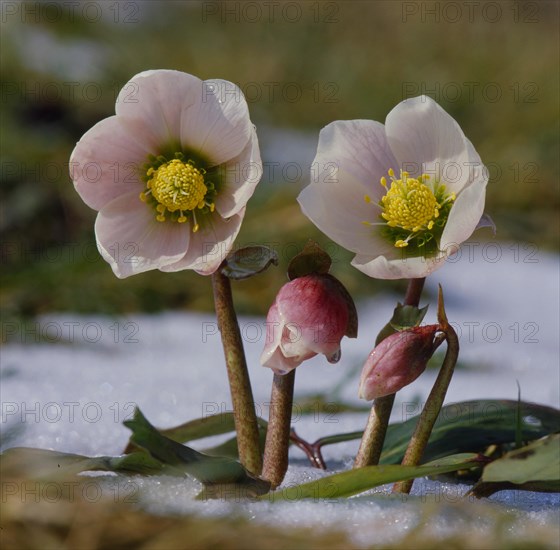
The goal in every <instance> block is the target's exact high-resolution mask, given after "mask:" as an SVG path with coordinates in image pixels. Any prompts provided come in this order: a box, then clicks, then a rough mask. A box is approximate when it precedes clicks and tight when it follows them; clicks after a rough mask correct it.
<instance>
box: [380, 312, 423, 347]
mask: <svg viewBox="0 0 560 550" xmlns="http://www.w3.org/2000/svg"><path fill="white" fill-rule="evenodd" d="M427 311H428V306H426V307H423V308H417V307H416V306H403V305H402V304H401V303H398V304H397V307H396V308H395V309H394V311H393V316H392V317H391V320H390V321H389V322H388V323H387V324H386V325H385V326H384V327H383V328H382V329H381V331H380V332H379V334H378V335H377V338H376V340H375V345H376V346H377V345H378V344H379V343H380V342H381V341H382V340H384V339H385V338H387V337H388V336H391V334H394V333H395V332H399V331H401V330H405V329H407V328H412V327H417V326H419V325H420V323H421V322H422V321H423V319H424V317H425V316H426V313H427Z"/></svg>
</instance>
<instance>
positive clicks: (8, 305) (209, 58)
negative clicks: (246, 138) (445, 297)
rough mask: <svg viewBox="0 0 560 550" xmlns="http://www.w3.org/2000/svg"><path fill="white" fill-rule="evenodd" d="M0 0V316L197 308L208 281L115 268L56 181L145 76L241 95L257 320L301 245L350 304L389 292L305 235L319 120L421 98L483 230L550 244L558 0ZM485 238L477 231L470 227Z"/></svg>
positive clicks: (554, 222) (246, 239) (250, 292)
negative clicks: (262, 247) (263, 267)
mask: <svg viewBox="0 0 560 550" xmlns="http://www.w3.org/2000/svg"><path fill="white" fill-rule="evenodd" d="M1 6H2V13H1V31H2V33H1V41H2V42H1V63H2V84H1V108H2V116H1V134H0V137H1V166H2V169H1V191H0V192H1V199H2V217H1V224H0V228H1V231H2V248H1V263H2V275H1V288H2V290H1V302H2V304H1V305H2V308H3V312H4V313H3V316H4V319H10V318H26V317H30V316H34V315H36V314H40V313H44V312H48V311H77V312H84V313H85V312H96V313H106V314H120V313H126V312H132V311H147V312H153V311H158V310H162V309H170V308H171V309H187V308H189V309H210V308H211V301H210V296H211V293H210V281H209V279H207V278H204V277H200V276H198V275H196V274H194V273H191V272H187V271H185V272H180V273H175V274H163V273H160V272H150V273H145V274H142V275H137V276H135V277H132V278H130V279H126V280H118V279H117V278H115V277H114V275H113V274H112V272H111V269H110V267H109V265H108V264H106V263H105V262H104V261H103V260H102V259H101V257H100V256H99V254H98V253H97V250H96V247H95V239H94V234H93V222H94V219H95V214H96V213H95V212H94V211H92V210H90V209H89V208H88V207H87V206H85V205H84V204H83V203H82V201H81V199H80V198H79V197H78V195H77V193H76V192H75V191H74V188H73V185H72V183H71V181H70V179H69V177H68V159H69V156H70V153H71V151H72V149H73V147H74V145H75V143H76V141H77V140H78V139H79V138H80V137H81V135H82V134H83V133H84V132H86V131H87V130H88V129H89V128H90V127H91V126H93V125H94V124H95V123H96V122H98V121H99V120H101V119H102V118H105V117H107V116H110V115H112V114H114V103H115V98H116V95H117V94H118V91H119V90H120V88H121V87H122V86H123V85H124V84H125V83H126V82H127V80H128V79H129V78H130V77H131V76H133V75H134V74H136V73H137V72H140V71H143V70H146V69H157V68H170V69H178V70H181V71H186V72H189V73H193V74H195V75H197V76H198V77H200V78H202V79H206V78H213V77H218V78H224V79H227V80H230V81H232V82H235V83H236V84H238V85H239V86H240V87H241V89H242V90H243V91H244V92H245V95H246V97H247V100H248V102H249V108H250V111H251V118H252V120H253V122H254V123H255V125H256V126H257V131H258V135H259V141H260V144H261V153H262V157H263V162H264V165H265V170H264V177H263V180H262V182H261V183H260V185H259V187H258V188H257V191H256V193H255V195H254V197H253V198H252V200H251V201H250V202H249V207H248V210H247V215H246V218H245V223H244V225H243V228H242V232H241V235H240V237H239V238H238V241H237V245H238V246H241V245H244V244H248V243H264V244H269V245H271V246H274V247H275V248H276V249H277V251H278V253H279V255H280V260H281V265H280V268H277V269H271V270H269V271H268V272H267V273H266V274H264V275H261V276H259V277H256V278H254V279H251V281H250V283H243V282H241V283H236V285H235V286H236V288H235V294H236V300H237V302H238V305H239V309H240V311H241V312H246V313H247V312H250V313H265V312H266V310H267V309H268V306H269V304H270V303H271V301H272V299H273V297H274V295H275V293H276V291H277V290H278V288H279V287H280V285H281V284H282V283H283V282H284V281H285V275H284V273H285V267H286V265H287V262H288V261H289V259H290V258H291V257H292V256H293V255H294V254H295V253H296V252H297V251H298V250H300V249H301V248H302V246H303V245H304V243H305V242H306V240H307V239H308V238H310V237H311V238H315V239H316V240H318V241H319V242H320V243H321V244H323V245H324V246H325V247H326V248H327V250H328V251H329V252H330V253H331V255H333V258H334V269H333V271H334V273H335V274H336V275H338V276H339V277H340V278H341V279H342V281H343V282H344V283H345V284H346V285H347V286H348V288H349V290H350V292H351V293H352V294H353V295H354V296H355V297H359V296H360V295H362V296H363V295H365V294H371V293H373V292H376V291H377V290H378V289H380V288H384V289H386V288H387V287H388V283H387V282H377V281H374V280H372V279H369V278H368V277H366V276H365V275H363V274H361V273H360V272H358V271H357V270H355V269H353V268H351V267H350V266H349V264H348V260H349V259H350V258H351V257H352V255H351V254H349V253H348V252H346V251H344V250H342V249H340V248H339V247H337V246H336V245H334V244H333V243H330V242H329V241H328V240H327V239H326V238H325V237H324V236H322V235H321V234H320V233H318V231H317V230H316V229H315V228H314V226H313V225H312V224H311V223H310V222H309V221H308V220H307V219H306V218H305V217H304V216H303V215H302V214H301V213H300V210H299V206H298V205H297V203H296V201H295V198H296V196H297V194H298V193H299V191H300V189H301V188H302V187H303V186H304V185H306V184H307V182H308V180H309V176H308V174H309V168H310V165H311V162H312V160H313V157H314V154H315V149H316V145H317V138H318V133H319V130H320V129H321V128H322V127H323V126H325V125H326V124H328V123H329V122H331V121H333V120H337V119H353V118H367V119H373V120H378V121H381V122H383V121H384V120H385V116H386V115H387V113H388V112H389V111H390V110H391V109H392V108H393V107H394V106H395V105H396V104H397V103H398V102H399V101H401V100H403V99H406V98H407V97H412V96H416V95H419V94H421V93H425V94H427V95H429V96H431V97H432V98H434V99H435V100H436V101H438V102H439V103H440V105H442V107H443V108H444V109H446V110H447V111H448V112H449V113H450V114H451V116H453V117H454V118H455V119H456V120H457V121H458V123H459V124H460V126H461V127H462V128H463V130H464V132H465V134H466V135H467V136H468V137H469V138H470V140H471V141H472V142H473V144H474V145H475V148H476V149H477V151H478V153H479V154H480V156H481V158H482V160H483V162H484V163H485V164H486V165H487V166H488V167H489V169H490V174H491V180H490V185H489V187H488V198H487V208H486V211H487V212H488V213H489V214H490V215H491V216H492V217H493V219H494V221H495V222H496V225H497V227H498V232H497V236H496V238H497V239H502V240H507V241H515V242H519V243H529V244H528V245H527V246H528V247H529V248H528V249H529V250H530V247H533V249H538V250H547V249H548V250H557V249H558V202H559V193H558V168H559V166H558V165H559V156H558V150H559V143H558V140H559V137H558V97H559V89H558V74H557V71H558V61H559V54H558V52H559V27H558V25H559V17H558V6H559V4H558V3H557V2H555V1H551V2H547V1H539V2H536V1H533V2H526V1H502V2H485V1H478V2H399V1H392V0H390V1H354V0H348V1H340V2H331V1H321V2H318V1H305V2H280V1H276V0H275V1H264V2H237V1H230V2H198V1H181V2H174V1H168V0H166V1H165V2H158V1H151V2H142V1H139V0H133V1H120V2H115V1H114V0H112V1H108V2H99V1H97V2H85V3H78V2H65V1H61V2H54V1H49V2H24V3H22V2H17V1H13V2H10V1H3V2H2V4H1ZM489 238H492V237H491V233H490V231H489V230H487V229H486V230H481V231H480V233H479V234H475V235H474V236H473V239H474V240H480V239H484V240H485V239H489ZM524 246H525V245H524ZM399 284H400V283H391V285H393V287H397V286H399Z"/></svg>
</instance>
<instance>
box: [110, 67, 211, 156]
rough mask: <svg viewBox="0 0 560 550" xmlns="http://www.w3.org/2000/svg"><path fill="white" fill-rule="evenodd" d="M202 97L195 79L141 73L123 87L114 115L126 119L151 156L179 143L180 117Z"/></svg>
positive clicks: (172, 73)
mask: <svg viewBox="0 0 560 550" xmlns="http://www.w3.org/2000/svg"><path fill="white" fill-rule="evenodd" d="M202 97H203V83H202V80H200V78H197V77H196V76H193V75H190V74H187V73H183V72H180V71H171V70H156V71H144V72H142V73H139V74H137V75H135V76H133V77H132V78H131V79H130V80H129V81H128V82H127V83H126V84H125V85H124V86H123V88H122V90H121V91H120V93H119V95H118V98H117V104H116V113H117V116H119V117H123V118H126V119H128V120H129V123H130V124H131V125H133V126H134V127H135V129H136V131H137V133H138V134H140V135H142V136H143V137H144V139H145V140H146V141H148V142H149V144H150V147H151V152H152V153H153V154H158V153H159V152H160V149H161V147H162V146H165V145H169V144H170V143H178V142H179V141H180V136H181V127H182V118H183V116H184V113H185V112H188V111H189V109H197V105H198V104H199V103H201V102H202ZM209 124H211V122H209Z"/></svg>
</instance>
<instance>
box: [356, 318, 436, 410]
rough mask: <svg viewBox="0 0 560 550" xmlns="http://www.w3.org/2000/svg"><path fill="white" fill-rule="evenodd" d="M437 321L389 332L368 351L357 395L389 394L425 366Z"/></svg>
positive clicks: (432, 350)
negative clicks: (389, 334)
mask: <svg viewBox="0 0 560 550" xmlns="http://www.w3.org/2000/svg"><path fill="white" fill-rule="evenodd" d="M438 328H439V325H427V326H424V327H413V328H410V329H406V330H403V331H401V332H397V333H395V334H391V336H388V337H387V338H385V339H384V340H382V341H381V342H380V343H379V344H378V345H377V346H376V347H375V348H374V349H373V351H372V352H371V353H370V354H369V356H368V358H367V360H366V363H365V365H364V368H363V370H362V376H361V378H360V389H359V391H358V396H359V397H360V398H361V399H366V400H368V401H370V400H371V399H376V398H377V397H383V396H384V395H390V394H392V393H395V392H397V391H399V390H400V389H401V388H404V387H405V386H408V384H410V383H412V382H414V380H416V379H417V378H418V377H419V376H420V375H421V374H422V373H423V372H424V370H425V368H426V365H427V364H428V360H429V359H430V357H431V356H432V354H433V353H434V351H435V346H434V336H435V334H436V332H437V330H438Z"/></svg>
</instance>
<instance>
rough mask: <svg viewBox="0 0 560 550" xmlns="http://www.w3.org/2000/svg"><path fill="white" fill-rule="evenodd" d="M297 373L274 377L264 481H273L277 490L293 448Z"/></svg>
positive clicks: (265, 452) (267, 432) (273, 486)
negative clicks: (293, 412) (291, 438)
mask: <svg viewBox="0 0 560 550" xmlns="http://www.w3.org/2000/svg"><path fill="white" fill-rule="evenodd" d="M295 378H296V370H295V369H294V370H292V371H290V372H289V373H288V374H283V375H280V374H275V375H274V379H273V381H272V393H271V396H270V413H269V417H268V427H267V430H266V443H265V446H264V465H263V473H262V476H261V477H262V478H263V479H266V480H267V481H270V484H271V487H272V489H276V487H278V485H280V484H281V483H282V481H283V480H284V476H285V475H286V471H287V470H288V450H289V446H290V426H291V421H292V404H293V400H294V382H295Z"/></svg>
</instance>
